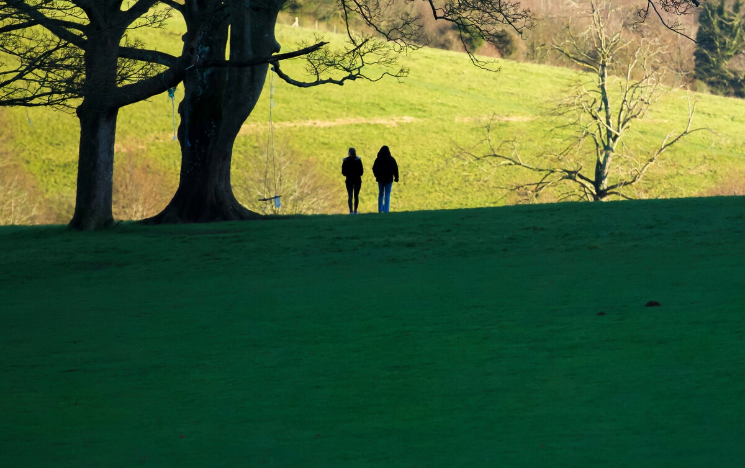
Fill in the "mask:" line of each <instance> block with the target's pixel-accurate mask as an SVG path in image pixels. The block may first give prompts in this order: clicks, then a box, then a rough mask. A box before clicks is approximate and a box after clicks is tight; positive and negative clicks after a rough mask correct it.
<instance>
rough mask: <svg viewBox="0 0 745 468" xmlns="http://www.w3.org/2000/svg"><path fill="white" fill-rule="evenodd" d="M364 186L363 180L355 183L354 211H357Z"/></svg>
mask: <svg viewBox="0 0 745 468" xmlns="http://www.w3.org/2000/svg"><path fill="white" fill-rule="evenodd" d="M361 188H362V182H357V183H356V184H354V212H355V213H357V207H358V206H359V205H360V189H361Z"/></svg>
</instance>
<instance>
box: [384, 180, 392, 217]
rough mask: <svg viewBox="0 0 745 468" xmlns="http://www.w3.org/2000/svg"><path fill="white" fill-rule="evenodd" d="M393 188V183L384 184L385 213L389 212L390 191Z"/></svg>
mask: <svg viewBox="0 0 745 468" xmlns="http://www.w3.org/2000/svg"><path fill="white" fill-rule="evenodd" d="M392 188H393V182H391V183H390V184H385V212H386V213H390V212H391V189H392Z"/></svg>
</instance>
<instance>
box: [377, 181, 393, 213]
mask: <svg viewBox="0 0 745 468" xmlns="http://www.w3.org/2000/svg"><path fill="white" fill-rule="evenodd" d="M391 187H393V182H389V183H387V184H381V183H380V182H378V190H379V192H378V213H388V212H389V211H391Z"/></svg>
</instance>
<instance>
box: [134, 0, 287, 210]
mask: <svg viewBox="0 0 745 468" xmlns="http://www.w3.org/2000/svg"><path fill="white" fill-rule="evenodd" d="M267 5H269V2H266V3H262V7H266V6H267ZM230 8H231V11H230V26H231V27H230V31H229V30H228V24H227V23H224V24H211V25H209V26H208V27H207V29H208V30H207V32H206V33H205V34H203V36H202V37H203V39H202V40H200V45H199V48H198V53H199V55H200V58H202V59H223V58H224V57H225V52H226V46H227V41H228V36H230V46H231V47H230V48H231V50H230V59H231V60H239V61H240V60H249V59H252V58H255V57H268V56H269V55H271V54H272V53H275V52H278V51H279V44H277V42H276V40H275V39H274V25H275V24H276V16H277V12H278V11H279V6H276V8H271V7H268V9H264V8H262V9H261V10H260V11H258V12H257V11H253V12H252V10H251V9H249V8H248V2H247V1H245V0H243V1H239V2H233V3H231V6H230ZM267 69H268V65H258V66H253V67H245V68H230V69H225V68H199V69H193V70H190V71H189V72H188V73H187V75H186V78H185V79H184V89H185V91H184V92H185V96H184V100H183V101H182V102H181V104H180V105H179V114H180V115H181V125H180V126H179V141H180V143H181V174H180V178H179V187H178V190H177V191H176V194H175V195H174V197H173V199H172V200H171V202H170V203H169V204H168V206H166V208H165V209H164V210H163V211H162V212H161V213H160V214H158V215H156V216H154V217H152V218H150V219H146V220H144V221H143V222H144V223H145V224H162V223H165V224H172V223H202V222H215V221H238V220H249V219H258V218H260V217H261V215H259V214H258V213H254V212H253V211H250V210H248V209H246V208H245V207H243V206H242V205H241V204H240V203H239V202H238V201H237V200H236V198H235V196H234V195H233V188H232V185H231V178H230V168H231V167H230V166H231V162H232V156H233V144H234V142H235V139H236V137H237V136H238V133H239V132H240V129H241V126H242V125H243V123H244V122H245V121H246V119H247V118H248V116H249V115H250V114H251V112H252V111H253V109H254V106H255V105H256V102H257V101H258V99H259V96H260V95H261V90H262V88H263V86H264V81H265V80H266V73H267Z"/></svg>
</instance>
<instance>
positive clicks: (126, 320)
mask: <svg viewBox="0 0 745 468" xmlns="http://www.w3.org/2000/svg"><path fill="white" fill-rule="evenodd" d="M744 234H745V203H743V198H742V197H727V198H705V199H674V200H652V201H634V202H612V203H604V204H575V203H564V204H558V205H532V206H511V207H501V208H481V209H471V210H445V211H420V212H408V213H392V214H390V215H372V214H370V215H360V216H356V217H355V216H311V217H286V218H279V219H276V218H275V219H268V220H266V221H260V222H251V223H221V224H215V225H189V226H161V227H143V226H138V225H133V224H123V225H120V226H119V227H118V228H115V229H112V230H109V231H106V232H99V233H77V232H70V231H67V230H66V229H65V228H63V227H61V226H47V227H4V228H1V229H0V298H2V299H1V300H0V323H2V326H1V327H0V372H1V378H0V414H1V415H2V417H0V440H2V444H0V460H2V465H3V466H8V467H16V466H18V467H21V466H29V467H31V466H33V467H52V466H53V467H81V466H85V467H94V466H106V467H116V466H122V467H130V466H153V467H159V468H163V467H171V466H172V467H179V468H184V467H197V466H200V467H201V466H219V467H228V466H236V467H237V466H241V467H242V466H251V467H289V466H297V467H333V466H344V467H357V466H359V467H386V468H389V467H398V466H401V467H404V466H406V467H414V466H417V467H418V466H427V467H447V468H450V467H454V466H468V467H474V466H479V467H481V466H483V467H495V466H498V467H546V466H552V467H580V466H582V467H585V466H587V467H599V466H618V467H629V466H633V467H654V468H658V467H675V468H681V467H701V466H716V467H741V466H743V464H744V463H745V444H743V443H742V441H743V439H744V438H745V427H744V426H743V418H745V399H744V398H743V394H744V392H745V370H744V369H745V347H743V346H742V342H743V332H744V331H745V316H744V315H743V310H745V266H743V262H742V255H741V253H742V252H744V251H745V235H744ZM650 300H656V301H659V302H660V303H661V304H662V306H661V307H654V308H645V307H644V304H645V303H646V302H647V301H650ZM599 312H605V315H601V316H599V315H598V313H599Z"/></svg>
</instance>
